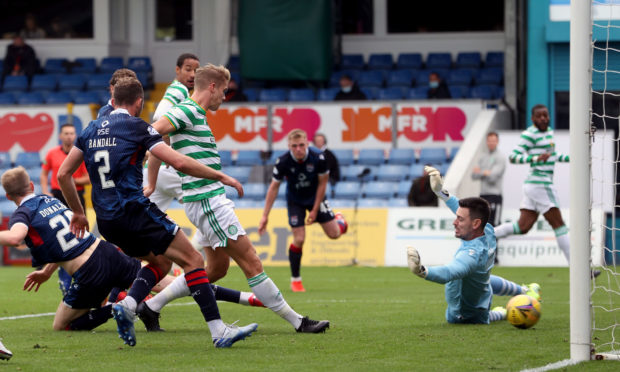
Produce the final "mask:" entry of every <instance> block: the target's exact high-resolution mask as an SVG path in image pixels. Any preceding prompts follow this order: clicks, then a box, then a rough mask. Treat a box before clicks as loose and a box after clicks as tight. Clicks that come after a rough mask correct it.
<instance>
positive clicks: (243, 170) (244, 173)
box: [226, 166, 252, 183]
mask: <svg viewBox="0 0 620 372" xmlns="http://www.w3.org/2000/svg"><path fill="white" fill-rule="evenodd" d="M251 171H252V167H240V166H234V167H229V168H227V169H226V174H227V175H229V176H231V177H233V178H236V179H237V181H239V182H241V183H246V182H248V179H249V178H250V172H251Z"/></svg>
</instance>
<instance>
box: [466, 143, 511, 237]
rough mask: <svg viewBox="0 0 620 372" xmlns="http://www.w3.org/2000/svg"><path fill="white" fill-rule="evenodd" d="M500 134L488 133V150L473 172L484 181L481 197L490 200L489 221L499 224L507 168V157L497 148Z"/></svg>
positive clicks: (492, 223) (475, 177) (473, 175)
mask: <svg viewBox="0 0 620 372" xmlns="http://www.w3.org/2000/svg"><path fill="white" fill-rule="evenodd" d="M498 143H499V136H498V135H497V133H496V132H489V134H487V150H486V151H484V152H483V153H482V155H481V156H480V159H478V165H476V166H475V167H474V169H473V171H472V173H471V178H472V179H474V180H480V181H481V182H482V185H481V188H480V197H481V198H482V199H484V200H486V201H488V202H489V205H490V206H491V214H490V215H489V223H490V224H491V225H493V226H498V225H499V224H500V222H501V217H502V216H501V214H502V180H503V178H504V171H505V170H506V157H505V156H504V154H502V153H501V152H500V151H499V150H498V149H497V144H498Z"/></svg>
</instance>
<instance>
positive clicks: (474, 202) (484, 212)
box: [459, 197, 491, 229]
mask: <svg viewBox="0 0 620 372" xmlns="http://www.w3.org/2000/svg"><path fill="white" fill-rule="evenodd" d="M459 207H461V208H467V209H469V216H470V217H471V218H472V219H480V221H482V224H481V226H482V229H484V226H485V225H486V224H487V222H489V214H490V213H491V208H490V207H489V203H488V202H487V201H486V200H484V199H482V198H478V197H473V198H464V199H460V200H459Z"/></svg>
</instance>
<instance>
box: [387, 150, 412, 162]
mask: <svg viewBox="0 0 620 372" xmlns="http://www.w3.org/2000/svg"><path fill="white" fill-rule="evenodd" d="M413 162H415V152H414V151H413V149H391V150H390V155H389V157H388V164H403V165H409V164H411V163H413Z"/></svg>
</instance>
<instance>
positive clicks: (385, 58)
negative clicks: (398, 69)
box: [368, 53, 394, 70]
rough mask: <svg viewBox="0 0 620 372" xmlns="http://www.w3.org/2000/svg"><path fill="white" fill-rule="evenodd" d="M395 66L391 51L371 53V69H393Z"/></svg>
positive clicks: (369, 62)
mask: <svg viewBox="0 0 620 372" xmlns="http://www.w3.org/2000/svg"><path fill="white" fill-rule="evenodd" d="M392 67H394V59H393V58H392V55H391V54H389V53H385V54H371V55H370V57H369V58H368V69H369V70H391V69H392Z"/></svg>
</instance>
